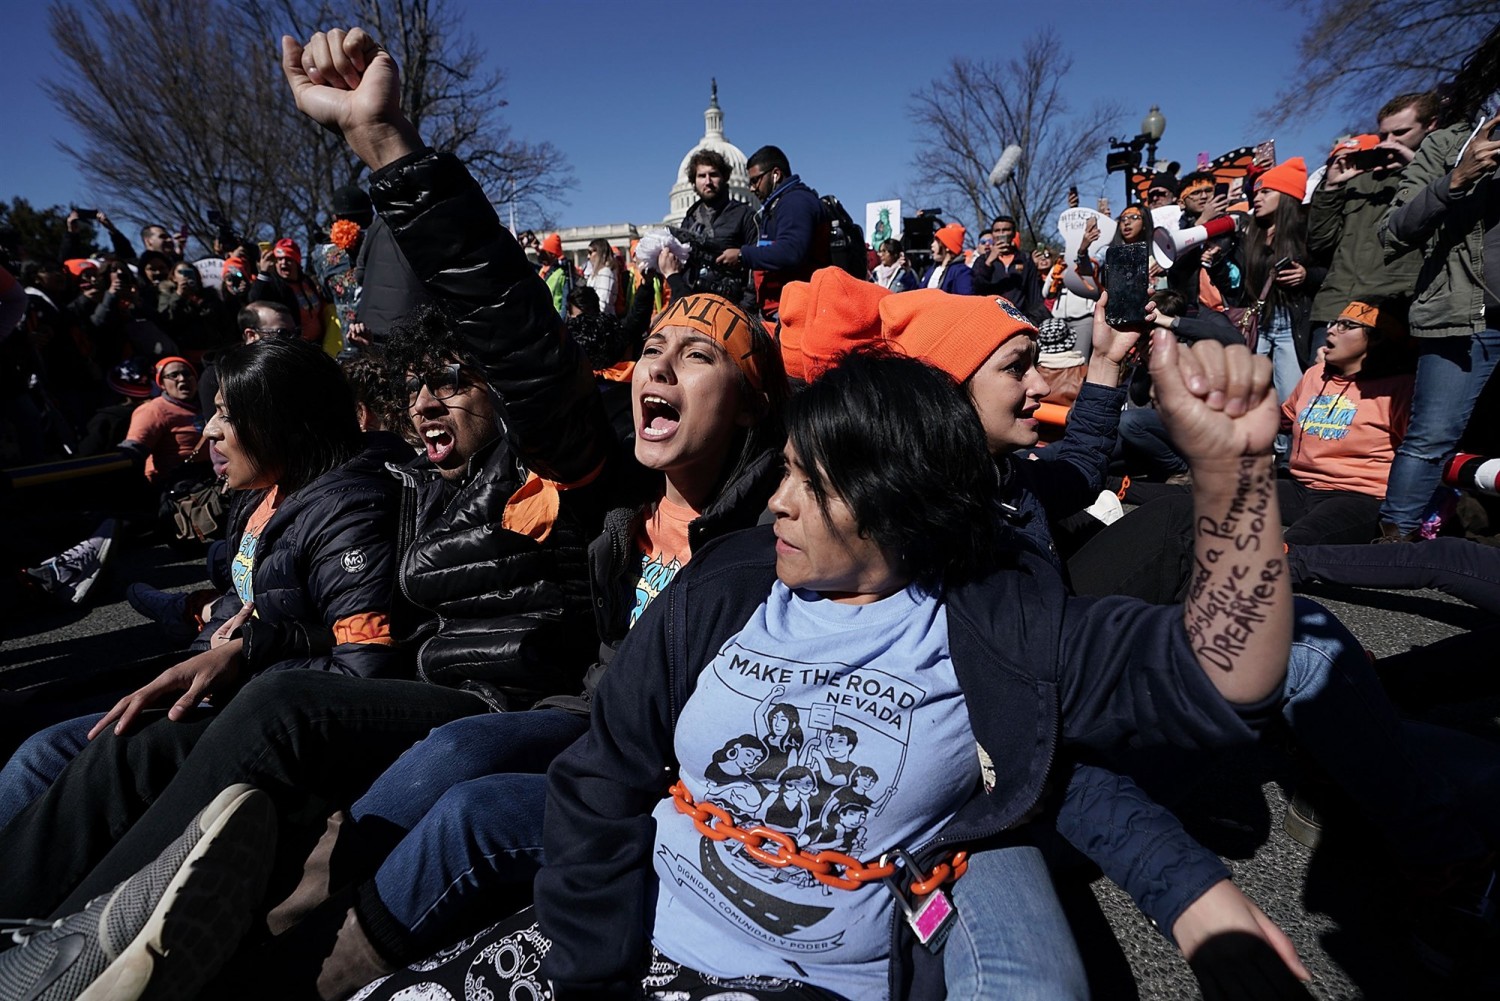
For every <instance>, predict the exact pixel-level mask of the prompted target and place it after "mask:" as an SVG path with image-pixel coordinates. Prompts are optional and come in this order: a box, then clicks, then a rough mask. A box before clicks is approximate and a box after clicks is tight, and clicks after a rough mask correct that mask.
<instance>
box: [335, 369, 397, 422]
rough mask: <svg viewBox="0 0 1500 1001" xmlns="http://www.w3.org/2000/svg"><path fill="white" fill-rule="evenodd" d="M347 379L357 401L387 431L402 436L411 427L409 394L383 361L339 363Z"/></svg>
mask: <svg viewBox="0 0 1500 1001" xmlns="http://www.w3.org/2000/svg"><path fill="white" fill-rule="evenodd" d="M339 367H340V368H342V369H343V370H344V378H346V379H348V380H349V386H350V388H351V389H353V390H354V401H355V402H356V403H359V404H363V405H364V407H365V408H366V409H367V410H369V411H370V412H371V413H372V414H374V415H375V417H376V418H377V419H378V420H379V421H380V426H381V427H382V428H385V429H387V430H393V431H396V432H397V433H401V432H403V431H405V430H406V426H407V425H409V424H410V423H411V421H410V418H409V417H408V414H407V407H406V392H405V389H404V388H403V387H402V385H401V380H400V379H399V378H398V377H397V375H396V373H394V372H392V371H391V369H390V366H388V365H387V364H386V361H385V359H384V358H383V357H381V356H380V355H376V354H367V355H356V356H354V357H353V358H348V359H345V360H343V361H341V362H339Z"/></svg>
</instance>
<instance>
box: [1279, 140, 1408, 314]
mask: <svg viewBox="0 0 1500 1001" xmlns="http://www.w3.org/2000/svg"><path fill="white" fill-rule="evenodd" d="M1404 175H1405V171H1404V170H1403V171H1392V172H1391V173H1389V174H1386V175H1385V176H1383V177H1376V176H1375V175H1374V174H1371V173H1364V174H1359V175H1357V176H1355V177H1353V178H1350V179H1349V180H1348V181H1347V182H1345V183H1344V184H1343V185H1342V186H1341V187H1338V188H1333V189H1329V188H1328V187H1326V186H1322V185H1320V186H1319V187H1318V189H1317V190H1316V191H1314V192H1313V197H1312V205H1311V207H1310V209H1309V211H1308V214H1307V249H1308V250H1309V251H1311V252H1312V253H1313V254H1314V256H1316V257H1318V258H1321V259H1324V260H1327V261H1328V275H1327V276H1326V277H1325V278H1324V279H1323V287H1322V288H1320V289H1319V290H1318V294H1317V295H1316V296H1314V297H1313V303H1312V318H1313V322H1314V323H1328V322H1329V321H1331V320H1334V319H1336V318H1337V317H1338V315H1339V314H1340V313H1342V312H1343V311H1344V307H1345V306H1347V305H1349V303H1351V302H1353V301H1355V300H1359V301H1360V302H1372V301H1381V300H1390V299H1405V300H1408V301H1409V300H1410V299H1411V296H1412V291H1413V289H1414V288H1415V287H1416V284H1417V271H1418V269H1419V268H1420V267H1421V264H1422V258H1421V257H1420V256H1419V255H1417V254H1401V255H1399V256H1397V257H1396V258H1395V259H1394V260H1391V261H1390V262H1389V263H1388V262H1387V261H1386V258H1385V248H1384V247H1382V246H1381V245H1380V223H1381V222H1382V221H1383V220H1384V219H1385V216H1386V213H1387V212H1388V211H1389V210H1390V207H1391V201H1392V200H1393V199H1394V198H1395V197H1396V189H1397V188H1398V187H1399V186H1400V185H1401V181H1402V179H1403V177H1404Z"/></svg>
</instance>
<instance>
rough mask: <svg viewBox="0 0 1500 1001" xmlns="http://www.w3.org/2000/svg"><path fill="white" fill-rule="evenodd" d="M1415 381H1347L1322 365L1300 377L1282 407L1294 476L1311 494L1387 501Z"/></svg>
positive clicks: (1391, 378) (1399, 377) (1400, 377)
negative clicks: (1287, 423)
mask: <svg viewBox="0 0 1500 1001" xmlns="http://www.w3.org/2000/svg"><path fill="white" fill-rule="evenodd" d="M1414 378H1415V377H1414V376H1412V375H1410V374H1406V375H1390V376H1384V377H1382V378H1379V379H1346V378H1344V377H1343V376H1339V375H1334V374H1332V373H1330V372H1327V371H1326V370H1325V368H1324V366H1322V365H1314V366H1313V367H1312V368H1310V369H1308V370H1307V371H1306V372H1304V373H1302V381H1301V382H1299V383H1297V388H1296V389H1295V390H1293V391H1292V395H1291V396H1289V397H1287V401H1286V402H1285V403H1283V404H1282V405H1281V412H1282V416H1283V417H1284V418H1285V419H1286V420H1287V421H1290V422H1291V430H1292V456H1291V462H1290V464H1289V466H1290V469H1291V472H1292V476H1294V477H1296V478H1297V479H1298V480H1299V481H1301V482H1302V483H1303V484H1305V485H1306V486H1309V487H1312V488H1313V489H1314V490H1349V491H1353V492H1355V493H1361V494H1368V495H1369V496H1371V497H1381V498H1383V497H1385V483H1386V479H1387V478H1388V477H1389V476H1390V472H1391V460H1392V459H1394V458H1395V457H1396V446H1398V445H1400V444H1401V439H1402V438H1404V437H1406V425H1407V422H1408V421H1409V420H1410V419H1411V387H1412V382H1413V379H1414ZM1283 426H1285V425H1283Z"/></svg>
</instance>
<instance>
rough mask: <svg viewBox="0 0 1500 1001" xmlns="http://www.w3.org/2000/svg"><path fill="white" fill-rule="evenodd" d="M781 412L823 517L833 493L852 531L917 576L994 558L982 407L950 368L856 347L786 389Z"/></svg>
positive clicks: (939, 574)
mask: <svg viewBox="0 0 1500 1001" xmlns="http://www.w3.org/2000/svg"><path fill="white" fill-rule="evenodd" d="M786 421H787V437H788V438H789V439H790V440H791V443H792V446H793V447H794V448H795V449H796V450H797V455H798V457H799V458H800V459H801V462H802V468H803V469H804V471H805V472H806V475H807V478H808V484H809V486H810V487H811V488H812V491H813V495H814V496H815V497H816V498H817V500H818V506H819V507H820V508H822V510H823V514H824V517H827V514H828V498H829V495H830V494H831V493H836V494H837V495H838V496H840V497H842V498H843V499H844V502H845V503H846V504H848V505H849V509H850V511H852V512H853V513H854V520H855V523H856V524H857V525H858V526H859V534H860V536H861V537H863V538H867V539H873V540H874V541H875V542H876V543H878V544H879V545H880V546H881V547H882V548H884V549H885V550H886V551H887V552H890V553H893V554H896V555H897V556H898V558H899V559H900V560H901V565H902V568H903V569H904V570H905V571H906V572H907V573H909V574H911V575H912V577H913V578H915V579H916V580H918V581H919V582H921V583H923V584H925V585H931V584H935V583H936V582H937V581H938V580H940V579H942V578H945V577H965V576H969V575H972V574H974V573H977V572H981V571H983V570H986V569H988V568H989V567H990V566H991V565H992V562H993V557H994V553H995V552H996V528H995V525H996V519H995V511H994V503H995V501H996V491H997V481H996V478H995V466H994V463H993V462H992V461H991V460H990V457H989V451H988V449H987V448H986V446H985V439H984V428H983V427H982V426H981V425H980V423H979V415H978V414H977V413H975V411H974V406H973V404H972V403H970V402H969V398H968V396H967V395H965V393H964V391H963V390H962V389H961V388H959V386H958V385H957V384H956V383H955V382H954V381H953V379H952V378H951V377H949V376H948V375H947V374H946V373H944V372H941V371H939V370H938V369H935V368H933V367H932V366H930V365H927V364H926V363H924V362H920V361H917V360H916V359H914V358H906V357H903V356H900V355H896V354H893V353H891V352H890V351H889V350H885V349H878V348H871V347H863V348H857V349H855V350H854V351H851V352H850V353H848V354H846V355H844V356H843V358H842V359H841V360H840V361H839V363H838V365H837V366H835V367H834V368H832V369H830V370H828V371H827V372H825V373H824V374H823V375H822V376H820V377H819V378H818V379H817V380H816V381H815V382H813V383H812V385H810V386H809V387H808V388H807V389H805V390H803V391H802V392H800V393H798V394H797V395H796V396H793V397H792V399H791V401H790V402H789V403H788V405H787V418H786Z"/></svg>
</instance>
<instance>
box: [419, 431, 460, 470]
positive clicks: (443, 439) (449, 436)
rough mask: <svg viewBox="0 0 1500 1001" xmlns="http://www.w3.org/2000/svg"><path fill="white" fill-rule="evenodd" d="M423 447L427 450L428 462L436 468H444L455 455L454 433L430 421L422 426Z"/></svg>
mask: <svg viewBox="0 0 1500 1001" xmlns="http://www.w3.org/2000/svg"><path fill="white" fill-rule="evenodd" d="M421 433H422V446H423V447H424V448H426V449H427V460H428V461H429V462H431V463H432V464H433V465H434V466H442V465H443V464H444V463H445V462H446V461H447V459H448V456H450V455H451V454H453V445H454V440H453V432H452V431H451V430H450V429H449V428H448V427H446V426H445V425H443V424H439V423H437V422H436V421H429V422H427V423H425V424H423V425H422V427H421Z"/></svg>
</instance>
